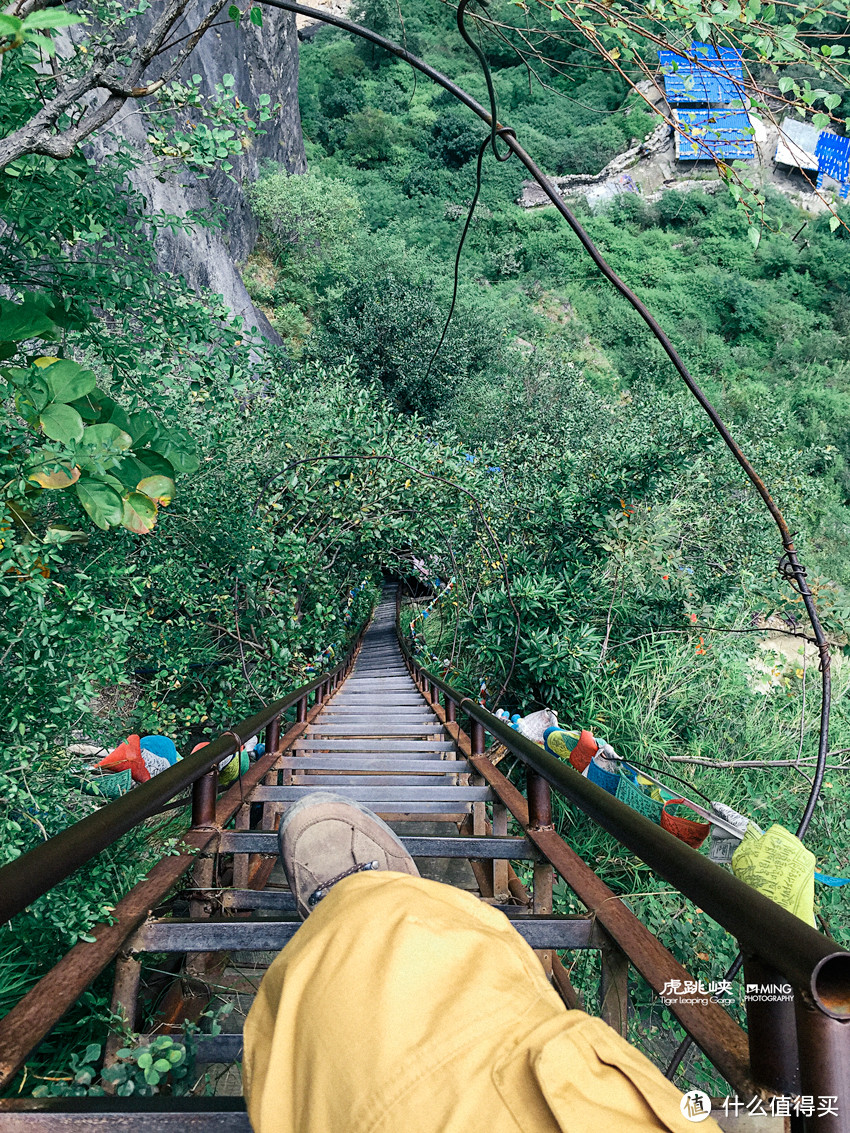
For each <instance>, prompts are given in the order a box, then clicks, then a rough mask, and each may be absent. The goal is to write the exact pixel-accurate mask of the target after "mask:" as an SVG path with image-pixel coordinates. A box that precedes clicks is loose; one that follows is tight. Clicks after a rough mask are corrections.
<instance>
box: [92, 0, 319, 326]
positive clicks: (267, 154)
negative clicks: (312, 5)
mask: <svg viewBox="0 0 850 1133" xmlns="http://www.w3.org/2000/svg"><path fill="white" fill-rule="evenodd" d="M204 7H205V6H204V5H203V4H202V3H196V4H195V5H193V6H192V7H191V8H190V9H189V12H188V15H187V18H186V20H185V21H184V22H183V24H181V25H180V27H179V28H178V29H175V31H174V33H173V36H172V38H178V37H179V36H180V35H183V34H186V33H187V32H188V31H190V30H191V29H192V28H194V27H195V25H196V24H197V22H198V18H199V12H200V14H201V15H202V14H203V10H204ZM159 8H160V4H159V3H158V2H157V0H154V3H153V4H152V6H151V9H150V10H149V12H148V13H147V17H148V18H150V19H152V18H154V17H155V16H156V13H157V10H158V9H159ZM219 23H220V26H219V27H214V28H212V29H211V30H210V31H208V32H207V33H206V35H205V36H204V38H203V39H202V40H201V42H200V43H199V44H198V46H197V47H196V48H195V51H194V53H193V54H192V55H191V57H190V58H189V60H188V61H187V63H186V65H185V67H184V69H183V72H182V73H181V77H182V78H183V79H184V80H186V79H188V78H190V77H191V76H192V75H201V77H202V79H203V86H202V91H203V93H204V94H213V93H214V92H215V85H216V83H220V82H221V80H222V77H223V76H224V75H226V74H231V75H233V76H234V78H235V80H236V86H235V91H236V93H237V95H238V97H239V100H240V102H242V103H243V104H244V105H245V106H246V107H247V108H248V110H249V112H251V111H252V109H253V108H255V107H256V106H257V105H258V99H259V96H260V95H261V94H269V95H270V96H271V102H272V106H277V107H278V109H277V110H276V112H275V114H274V117H273V118H272V119H271V120H270V121H268V122H266V123H264V125H263V127H262V128H263V129H264V130H265V131H266V132H265V133H264V134H260V135H258V136H255V137H254V138H253V139H252V141H253V144H252V146H251V148H250V149H249V150H247V151H246V152H245V153H244V154H243V155H242V156H241V157H237V158H234V159H233V177H234V178H235V181H236V183H234V182H233V181H231V180H230V179H229V178H228V177H227V176H226V175H225V174H223V173H220V172H216V173H213V174H212V175H211V176H210V177H209V178H207V179H204V180H201V179H198V178H197V177H195V176H194V174H192V173H190V172H188V171H187V170H185V169H180V170H178V171H176V172H174V173H171V174H170V175H169V177H168V178H167V179H166V180H165V181H164V182H160V181H158V180H157V179H156V177H155V176H154V173H153V165H154V163H153V159H152V160H151V168H150V169H148V168H146V167H145V166H142V167H140V168H139V169H138V170H136V171H135V172H134V174H133V177H132V180H133V183H134V185H135V187H136V188H137V189H138V190H139V191H140V192H142V193H143V194H144V196H145V197H146V198H147V200H148V202H149V203H150V207H151V209H153V210H162V211H164V212H167V213H171V214H178V215H181V216H183V215H186V214H187V213H188V212H195V213H200V214H210V215H212V214H214V213H216V212H218V211H221V212H223V214H224V224H223V227H221V228H205V227H203V226H201V225H198V226H195V228H194V229H193V231H192V232H189V233H187V232H184V231H177V232H173V233H172V232H170V231H169V232H164V233H161V234H160V235H159V236H158V237H157V244H156V252H157V259H158V261H159V263H160V266H161V267H162V269H163V270H164V271H170V272H174V273H175V274H178V275H181V276H183V277H184V279H186V280H187V282H188V283H189V284H190V285H191V286H192V287H194V288H196V289H200V288H209V289H210V290H211V291H213V292H215V293H217V294H219V295H222V296H223V298H224V300H225V302H226V303H227V305H228V306H229V307H230V309H231V310H232V311H233V313H234V314H236V315H239V316H240V317H241V318H243V319H244V321H245V324H246V327H247V328H248V329H250V328H251V327H252V326H256V327H258V328H259V330H260V331H261V332H262V333H263V334H265V335H266V336H267V337H269V338H271V339H272V340H274V341H279V339H278V336H277V334H276V333H275V332H274V331H273V330H272V329H271V327H270V326H269V324H268V322H267V320H266V318H265V316H264V315H262V314H261V313H260V312H259V311H257V310H256V308H255V307H254V306H253V304H252V303H251V300H250V299H249V297H248V293H247V291H246V290H245V285H244V284H243V282H242V277H241V275H240V274H239V269H238V267H237V264H238V263H240V262H242V261H244V259H245V257H246V256H247V255H248V254H249V253H250V251H251V249H252V248H253V246H254V242H255V240H256V237H257V229H256V225H255V223H254V220H253V217H252V215H251V209H250V207H249V204H248V200H247V195H246V192H245V187H246V186H247V185H249V184H250V183H251V182H252V181H253V180H255V178H256V176H257V172H258V169H259V166H260V164H261V163H262V162H263V161H266V160H271V161H276V162H281V163H282V164H283V165H284V166H285V167H286V168H287V169H288V170H289V171H290V172H292V173H303V172H304V170H305V169H306V161H305V158H304V142H303V138H302V135H301V119H300V116H299V113H298V38H297V34H296V30H295V20H294V17H293V16H292V15H291V14H290V13H288V12H282V11H279V10H274V9H271V8H264V10H263V26H262V27H261V28H257V27H254V26H253V25H252V24H250V23H249V22H248V21H247V20H243V21H242V25H241V27H237V26H236V25H235V24H234V23H233V21H232V20H229V19H224V21H223V22H222V21H219ZM146 77H147V78H148V79H155V78H156V73H155V70H154V67H153V66H152V67H151V68H150V69H149V73H148V75H147V76H146ZM278 104H279V105H278ZM252 117H254V115H252ZM110 129H111V131H112V134H113V136H115V135H120V136H122V137H123V138H124V139H125V140H126V141H128V142H129V143H130V145H131V146H132V147H133V148H134V149H136V150H141V151H143V152H144V151H148V152H149V147H148V145H147V142H146V140H145V137H146V130H145V125H144V122H143V119H142V118H141V116H140V115H139V114H138V113H137V112H135V111H134V110H133V109H132V107H129V108H128V109H125V110H124V111H123V112H122V113H120V114H119V115H117V117H116V119H115V121H114V122H113V123H112V124H111V126H110ZM108 141H109V139H108V136H106V137H104V138H103V139H102V142H101V143H100V144H104V145H107V146H108Z"/></svg>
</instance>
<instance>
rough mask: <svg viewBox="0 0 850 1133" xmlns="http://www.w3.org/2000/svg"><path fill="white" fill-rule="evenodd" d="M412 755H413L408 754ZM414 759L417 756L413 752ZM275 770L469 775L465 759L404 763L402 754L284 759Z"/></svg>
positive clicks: (304, 756)
mask: <svg viewBox="0 0 850 1133" xmlns="http://www.w3.org/2000/svg"><path fill="white" fill-rule="evenodd" d="M410 754H411V755H413V754H414V753H412V752H411V753H410ZM415 754H416V755H418V754H419V753H418V752H416V753H415ZM275 767H280V768H291V769H292V770H293V771H302V770H305V771H307V770H312V769H314V768H317V767H319V768H322V770H327V771H384V770H386V771H408V772H410V771H418V772H420V773H421V774H423V775H471V774H472V768H471V767H470V766H469V764H468V763H467V762H466V760H465V759H439V758H438V757H437V755H436V753H435V756H434V758H432V759H412V758H411V759H405V758H404V757H403V756H402V755H401V754H399V755H396V756H394V755H392V753H391V752H387V753H386V754H384V755H381V754H380V753H374V754H371V753H364V754H362V755H361V754H360V753H358V752H355V753H354V754H353V755H338V754H336V753H334V754H331V755H320V754H318V753H315V752H314V753H313V754H312V755H301V756H298V755H286V756H284V757H283V759H279V760H278V761H277V763H276V764H275Z"/></svg>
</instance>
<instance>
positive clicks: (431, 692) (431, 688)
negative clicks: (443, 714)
mask: <svg viewBox="0 0 850 1133" xmlns="http://www.w3.org/2000/svg"><path fill="white" fill-rule="evenodd" d="M428 699H429V700H430V701H431V703H432V704H437V703H439V699H438V695H437V686H436V685H435V684H434V682H433V681H428Z"/></svg>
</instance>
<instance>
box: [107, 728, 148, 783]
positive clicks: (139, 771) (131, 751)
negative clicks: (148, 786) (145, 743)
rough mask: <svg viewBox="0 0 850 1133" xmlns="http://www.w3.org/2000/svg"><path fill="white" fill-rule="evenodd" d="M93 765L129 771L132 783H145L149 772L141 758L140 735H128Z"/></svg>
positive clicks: (112, 769) (111, 769)
mask: <svg viewBox="0 0 850 1133" xmlns="http://www.w3.org/2000/svg"><path fill="white" fill-rule="evenodd" d="M95 767H103V768H104V770H106V771H113V772H118V771H129V772H130V774H131V775H132V776H133V782H134V783H147V781H148V779H150V777H151V776H150V772H149V771H148V769H147V767H146V766H145V761H144V760H143V759H142V744H141V737H140V736H135V735H133V736H128V737H127V739H126V740H125V741H124V743H123V744H119V745H118V747H117V748H116V749H115V750H114V751H111V752H110V753H109V755H107V756H106V758H105V759H102V760H101V761H100V763H96V764H95Z"/></svg>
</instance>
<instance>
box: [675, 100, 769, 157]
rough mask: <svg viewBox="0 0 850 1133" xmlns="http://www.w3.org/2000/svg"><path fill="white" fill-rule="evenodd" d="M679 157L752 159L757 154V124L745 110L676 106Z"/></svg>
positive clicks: (676, 140) (677, 152)
mask: <svg viewBox="0 0 850 1133" xmlns="http://www.w3.org/2000/svg"><path fill="white" fill-rule="evenodd" d="M674 116H675V118H676V121H677V122H678V124H679V126H680V128H681V132H678V131H677V133H676V135H675V145H676V157H677V158H678V159H679V161H726V162H729V161H736V160H737V161H748V160H750V159H752V158H754V157H755V156H756V147H755V141H754V137H753V127H752V125H751V124H750V118H749V115H748V114H747V112H746V111H745V110H723V109H718V110H676V111H674Z"/></svg>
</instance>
